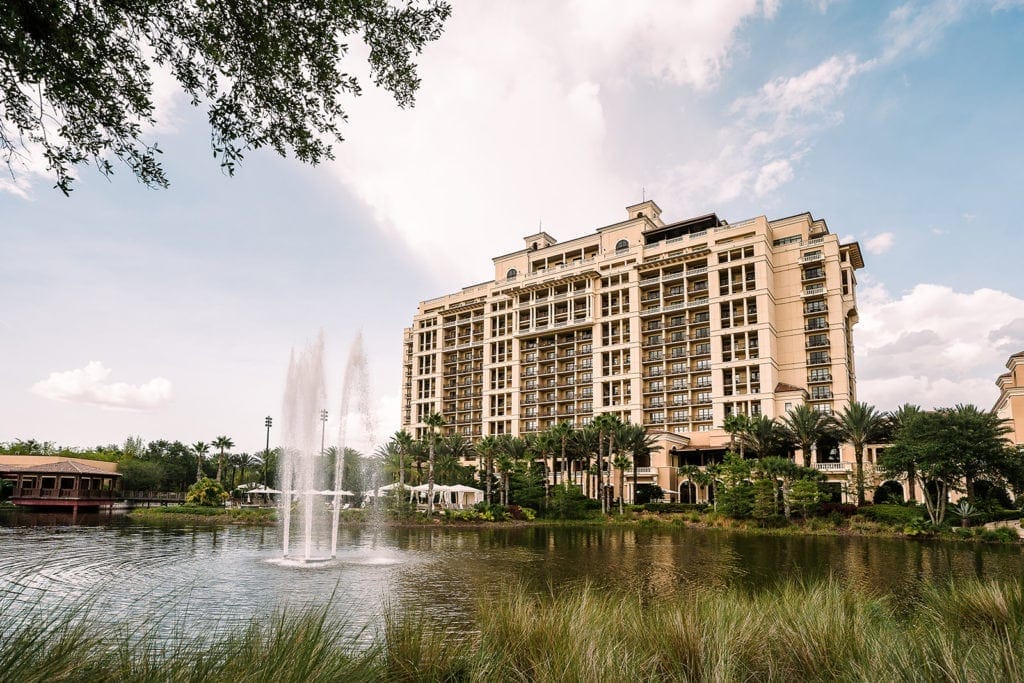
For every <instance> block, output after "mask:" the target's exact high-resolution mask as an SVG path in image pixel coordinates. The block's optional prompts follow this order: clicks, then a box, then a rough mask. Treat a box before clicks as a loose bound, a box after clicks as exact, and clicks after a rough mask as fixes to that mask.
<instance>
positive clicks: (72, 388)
mask: <svg viewBox="0 0 1024 683" xmlns="http://www.w3.org/2000/svg"><path fill="white" fill-rule="evenodd" d="M110 372H111V371H110V369H109V368H106V367H104V366H103V363H101V362H100V361H90V362H89V363H88V364H87V365H86V366H85V367H84V368H79V369H77V370H67V371H65V372H51V373H50V376H49V377H47V378H46V379H44V380H41V381H39V382H36V383H35V384H34V385H32V393H34V394H37V395H39V396H42V397H44V398H48V399H52V400H54V401H69V402H72V403H86V404H89V405H95V406H100V407H103V408H120V409H124V410H152V409H154V408H159V407H160V406H162V405H164V404H166V403H168V402H169V401H170V400H171V397H172V387H171V382H170V381H169V380H167V379H165V378H163V377H154V378H153V379H151V380H149V381H148V382H146V383H145V384H127V383H125V382H107V381H106V380H107V378H108V377H109V376H110Z"/></svg>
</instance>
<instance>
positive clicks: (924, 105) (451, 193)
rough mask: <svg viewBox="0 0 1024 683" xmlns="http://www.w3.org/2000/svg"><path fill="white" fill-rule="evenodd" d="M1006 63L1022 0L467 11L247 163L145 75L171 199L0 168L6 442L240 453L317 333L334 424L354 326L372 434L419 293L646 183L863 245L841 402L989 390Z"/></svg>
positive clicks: (1013, 83) (583, 228) (1004, 262)
mask: <svg viewBox="0 0 1024 683" xmlns="http://www.w3.org/2000/svg"><path fill="white" fill-rule="evenodd" d="M356 52H358V50H355V51H354V53H353V55H352V60H353V68H355V67H356V65H357V64H358V61H359V55H358V54H356ZM1022 74H1024V5H1022V3H1020V2H988V3H985V2H951V1H949V2H910V3H906V4H900V3H892V4H883V3H863V2H853V1H852V0H845V1H844V0H836V1H833V2H827V1H824V0H818V1H792V2H779V3H775V2H756V1H754V0H750V1H749V2H740V1H737V2H731V3H718V2H692V3H681V2H648V3H641V2H637V3H628V4H626V3H615V2H610V1H608V2H600V1H596V0H595V1H589V0H588V1H583V0H580V1H579V2H562V3H554V2H552V3H549V2H505V3H501V2H493V3H471V2H465V3H463V2H457V1H456V2H455V3H454V14H453V17H452V19H451V20H450V22H449V24H448V27H447V30H446V32H445V34H444V36H443V37H442V38H441V40H440V41H438V42H437V43H435V44H433V45H431V46H430V47H429V48H428V50H427V52H426V53H425V54H424V55H423V56H422V59H421V67H420V75H421V77H422V79H423V85H422V89H421V91H420V93H419V97H418V104H417V106H416V108H414V109H412V110H406V111H403V110H399V109H397V108H396V107H395V106H394V105H393V102H392V101H391V100H390V99H389V98H388V97H387V96H386V95H385V94H381V93H379V92H375V91H373V89H372V86H370V87H368V88H367V90H368V92H367V94H366V95H365V96H364V97H362V98H360V99H359V100H358V101H354V102H353V103H352V106H351V108H350V114H351V118H350V122H349V124H347V125H346V128H345V132H346V135H347V137H348V139H347V140H346V142H345V143H343V144H341V145H340V146H338V147H337V148H336V153H337V157H338V158H337V161H335V162H332V163H329V164H326V165H323V166H320V167H317V168H311V167H307V166H303V165H301V164H299V163H297V162H294V161H292V160H288V159H280V158H278V157H275V156H273V155H272V154H271V153H268V152H254V153H252V154H250V155H249V157H248V158H247V160H246V161H245V163H244V165H243V166H242V167H241V169H240V171H239V173H238V174H237V175H236V176H235V177H234V178H227V177H225V176H224V175H223V174H222V173H221V171H220V169H219V167H218V165H217V163H216V161H215V160H214V159H213V158H212V155H211V153H210V150H209V144H208V133H207V130H206V128H205V125H204V123H203V117H202V115H201V114H199V113H197V112H195V111H194V110H191V109H190V108H189V107H188V105H187V104H186V103H185V102H184V101H183V100H182V99H181V98H180V97H178V96H176V95H175V90H174V88H173V83H171V82H170V81H169V80H168V79H167V78H165V77H162V76H160V75H159V74H158V77H157V89H158V95H159V98H158V100H159V105H160V106H159V124H158V126H157V127H156V128H155V129H154V130H152V131H150V135H151V136H152V138H153V139H155V140H158V141H159V143H160V145H161V147H162V148H163V149H164V150H165V154H164V155H163V156H164V161H165V163H166V168H167V171H168V174H169V176H170V178H171V182H172V185H171V188H170V189H168V190H148V189H146V188H143V187H141V186H139V185H138V184H137V183H136V182H135V181H134V179H133V178H132V177H131V176H130V175H129V174H128V173H127V171H126V170H125V169H120V170H119V172H118V174H117V175H116V176H115V177H114V178H113V180H112V181H109V182H108V181H107V180H105V179H103V178H102V177H100V176H99V175H98V174H96V173H95V172H94V171H92V170H90V169H88V168H83V169H82V170H81V173H80V181H79V182H78V184H77V186H76V190H75V192H74V193H73V194H72V196H71V197H70V198H65V197H63V196H62V195H60V194H59V193H57V192H56V191H54V190H51V189H50V186H51V185H52V181H51V180H49V179H48V178H47V177H46V176H45V173H37V172H35V171H36V170H38V164H34V165H33V164H30V165H29V167H27V168H25V169H21V170H20V172H19V174H18V176H17V178H16V179H15V180H13V181H12V180H11V179H9V178H7V179H4V180H2V181H0V226H2V236H3V244H4V256H5V258H4V259H2V261H0V331H2V333H3V334H0V353H2V357H3V358H4V359H5V361H6V362H4V363H3V364H0V386H2V387H3V389H2V391H0V440H11V439H15V438H21V439H27V438H36V439H50V440H54V441H57V442H59V443H61V444H67V445H92V444H96V443H106V442H120V441H123V439H124V438H125V437H126V436H128V435H133V434H138V435H141V436H142V437H143V438H145V439H147V440H149V439H156V438H178V439H182V440H185V441H195V440H200V439H202V440H207V441H208V440H210V439H211V438H212V437H214V436H216V435H218V434H227V435H229V436H231V437H232V438H233V439H234V440H235V441H236V443H238V445H239V447H240V448H241V449H245V450H258V449H259V448H262V442H263V428H262V424H263V417H264V416H265V415H268V414H270V415H277V414H278V413H279V412H280V407H281V391H282V386H283V382H284V375H285V370H286V368H287V362H288V356H289V353H290V351H291V349H292V348H296V347H301V346H303V345H304V344H305V343H306V342H307V341H308V340H310V339H312V338H314V337H315V336H316V334H317V333H318V331H319V330H320V329H321V328H323V330H324V333H325V336H326V339H327V349H328V372H329V375H330V379H329V382H328V383H329V386H330V387H331V396H330V399H329V402H328V406H327V407H328V408H329V409H332V418H331V420H332V422H331V423H330V425H329V427H330V428H332V429H334V428H336V427H337V420H338V416H337V415H336V413H337V408H336V406H337V405H338V403H339V401H340V386H339V385H340V380H341V375H342V372H343V369H344V364H345V361H346V354H347V353H348V349H349V348H350V347H351V345H352V343H353V340H354V338H355V335H356V333H357V332H359V331H362V333H363V335H364V337H365V341H366V347H367V350H368V356H369V371H370V376H371V382H372V384H373V386H374V393H375V395H376V400H375V403H374V405H373V409H374V411H375V412H376V414H377V424H378V430H377V431H378V432H379V433H380V434H387V433H389V432H391V431H393V430H394V429H395V428H397V426H398V392H399V371H400V370H399V357H400V347H401V329H402V327H403V326H404V325H406V324H408V322H409V320H410V319H411V316H412V314H413V312H414V311H415V307H416V304H417V302H418V301H419V300H421V299H424V298H428V297H431V296H435V295H438V294H443V293H446V292H448V291H452V290H455V289H457V288H459V287H461V286H464V285H467V284H472V283H476V282H479V281H482V280H486V279H489V278H491V277H493V272H492V269H491V263H490V257H491V256H494V255H496V254H501V253H506V252H508V251H511V250H513V249H516V248H517V247H518V246H519V244H520V238H521V236H523V235H525V234H528V233H530V232H533V231H535V230H536V228H537V225H538V224H539V223H540V224H542V225H543V227H544V229H545V230H547V231H548V232H550V233H551V234H553V235H554V236H555V237H557V238H560V239H568V238H571V237H574V236H577V235H579V234H582V233H585V232H589V231H591V230H593V229H594V228H596V227H598V226H601V225H606V224H608V223H611V222H615V221H617V220H620V219H621V218H622V217H623V216H624V215H625V213H624V207H625V206H626V205H628V204H632V203H635V202H636V201H639V199H640V197H641V192H642V188H646V192H647V196H648V197H650V198H654V199H655V200H656V201H657V202H658V203H659V204H660V205H661V207H662V208H663V210H664V216H665V217H666V218H667V219H669V220H674V219H680V218H685V217H688V216H691V215H697V214H701V213H706V212H708V211H717V212H718V214H719V215H720V216H722V217H724V218H726V219H728V220H732V221H736V220H741V219H743V218H747V217H750V216H754V215H760V214H765V215H767V216H768V217H769V218H772V217H781V216H786V215H790V214H794V213H799V212H802V211H811V212H812V213H813V214H814V215H815V216H817V217H822V218H825V219H826V221H827V222H828V224H829V227H830V228H831V230H832V231H833V232H835V233H838V234H839V235H841V236H843V237H851V238H855V239H858V240H860V241H861V244H862V246H863V247H864V249H865V261H866V263H867V267H866V268H865V269H864V270H863V271H860V273H859V277H860V290H859V299H860V313H861V323H860V325H859V326H858V328H857V329H856V337H855V339H856V348H857V369H858V375H859V378H860V383H859V393H860V398H861V399H862V400H866V401H869V402H872V403H875V404H876V405H878V406H879V407H881V408H886V409H888V408H892V407H895V406H896V405H897V404H899V403H901V402H904V401H910V402H914V403H919V404H921V405H923V406H925V407H931V406H936V405H950V404H953V403H956V402H975V403H978V404H979V405H981V406H982V407H986V408H988V407H991V405H992V403H993V402H994V400H995V398H996V390H995V386H994V383H993V382H994V379H995V377H996V375H998V374H999V373H1000V372H1002V371H1003V363H1004V362H1005V360H1006V358H1007V356H1009V354H1010V353H1013V352H1015V351H1019V350H1022V349H1024V286H1022V285H1021V282H1022V279H1021V277H1020V275H1019V264H1020V258H1021V253H1022V249H1021V247H1022V246H1024V240H1022V238H1021V237H1020V236H1019V235H1020V233H1019V230H1018V229H1017V225H1016V223H1017V220H1018V217H1019V216H1021V215H1024V199H1022V196H1024V194H1022V192H1021V190H1020V188H1021V187H1024V154H1022V152H1024V133H1022V132H1021V130H1020V122H1021V121H1022V120H1024V76H1022Z"/></svg>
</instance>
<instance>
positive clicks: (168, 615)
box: [0, 512, 1024, 633]
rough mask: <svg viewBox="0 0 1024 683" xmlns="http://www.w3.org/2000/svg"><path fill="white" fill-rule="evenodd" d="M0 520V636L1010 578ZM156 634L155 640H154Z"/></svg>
mask: <svg viewBox="0 0 1024 683" xmlns="http://www.w3.org/2000/svg"><path fill="white" fill-rule="evenodd" d="M76 522H77V523H76V524H74V525H72V524H70V518H69V517H66V516H61V515H41V514H38V513H10V512H7V513H0V610H2V612H3V614H4V620H3V622H0V633H2V631H3V629H4V624H6V625H7V626H9V625H10V623H11V617H12V615H19V614H20V615H25V614H34V615H36V614H49V613H53V612H54V611H55V610H56V609H57V608H58V607H60V606H67V605H75V604H80V603H82V602H83V601H90V602H91V605H92V612H91V618H94V619H96V618H98V619H111V620H125V619H127V620H129V621H132V622H136V621H138V622H144V623H146V624H150V625H152V624H160V623H167V624H181V623H182V619H181V618H182V617H186V618H187V620H188V624H189V630H190V631H197V632H198V631H199V630H200V629H203V628H218V627H223V626H226V625H230V624H233V623H239V622H243V621H248V620H249V619H250V618H251V617H253V616H261V615H267V614H270V613H272V612H273V611H274V610H275V609H276V608H278V607H282V606H297V605H324V604H327V603H330V604H331V606H332V607H331V609H333V610H337V611H338V612H339V613H341V614H343V615H345V616H346V617H347V618H348V620H349V623H351V624H352V626H353V628H358V627H361V626H364V625H367V624H376V623H379V615H380V613H381V609H382V605H383V604H384V603H385V602H388V603H390V604H391V605H394V606H396V607H399V608H408V607H411V608H417V609H420V610H422V611H423V612H425V613H426V614H428V615H430V616H432V617H435V618H438V619H442V620H444V621H445V622H447V623H449V624H452V625H456V626H458V625H463V624H468V620H469V614H470V613H471V611H472V610H473V608H474V606H475V600H476V599H477V596H486V595H488V594H493V592H494V590H495V589H496V588H497V587H499V586H501V585H503V584H506V583H512V582H519V583H523V584H524V585H526V586H528V587H530V588H531V589H533V590H538V591H546V590H549V589H550V588H551V587H554V588H558V587H562V586H567V585H573V584H576V583H580V582H584V581H586V582H590V583H592V584H594V585H597V586H603V587H615V588H618V589H620V590H626V591H629V592H631V593H634V594H636V595H637V597H638V598H639V599H643V600H654V599H660V600H663V599H671V597H672V596H673V595H677V594H679V593H680V592H690V591H707V590H714V589H721V588H724V587H739V588H741V589H745V590H759V589H762V588H764V587H769V586H772V585H775V584H778V583H780V582H784V581H789V580H801V581H808V580H815V579H820V578H825V577H828V576H833V577H835V578H837V579H839V580H840V581H843V582H848V583H852V584H854V585H858V586H862V587H864V588H867V589H870V590H873V591H877V592H884V593H890V594H894V595H897V596H901V597H904V596H912V595H914V594H915V593H916V592H917V590H918V589H919V587H920V586H921V585H922V583H923V582H928V581H944V580H947V579H950V578H957V577H991V578H1018V577H1019V576H1020V575H1021V571H1022V569H1024V552H1022V549H1021V548H1020V547H1019V546H1017V547H1009V546H996V545H975V544H966V543H941V542H929V541H904V540H896V539H879V538H853V537H850V538H846V537H795V536H783V537H772V536H754V535H743V534H736V533H730V532H726V531H707V530H692V529H681V530H678V531H674V532H671V533H661V532H652V531H648V530H635V529H624V528H612V529H606V528H590V529H558V528H548V527H523V528H514V529H481V530H452V529H442V528H408V529H385V530H383V531H377V532H373V531H370V530H363V529H346V528H343V529H341V530H340V532H339V556H338V559H337V560H336V561H333V562H331V563H327V564H324V565H321V566H318V567H316V568H315V569H312V568H295V567H289V566H283V565H282V563H280V562H273V561H272V560H275V559H276V558H278V556H279V554H280V539H279V538H278V531H277V530H276V529H274V528H270V529H267V528H243V527H227V528H213V529H211V528H208V527H203V528H193V527H188V528H180V527H155V526H149V525H147V526H142V525H137V524H134V523H132V522H131V521H130V520H129V519H128V518H126V517H123V516H118V515H102V516H81V515H80V516H79V518H78V519H77V520H76ZM168 628H170V627H168Z"/></svg>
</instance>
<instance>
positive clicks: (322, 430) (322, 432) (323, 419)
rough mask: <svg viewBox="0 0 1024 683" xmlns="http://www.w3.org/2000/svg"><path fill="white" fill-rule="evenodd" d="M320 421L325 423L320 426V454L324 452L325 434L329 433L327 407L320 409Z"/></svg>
mask: <svg viewBox="0 0 1024 683" xmlns="http://www.w3.org/2000/svg"><path fill="white" fill-rule="evenodd" d="M320 422H322V423H323V425H322V426H321V427H320V455H323V454H324V435H325V434H326V433H327V409H326V408H325V409H323V410H321V411H320Z"/></svg>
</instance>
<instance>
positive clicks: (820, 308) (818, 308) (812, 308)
mask: <svg viewBox="0 0 1024 683" xmlns="http://www.w3.org/2000/svg"><path fill="white" fill-rule="evenodd" d="M815 313H828V304H826V303H825V302H824V301H812V302H810V303H809V304H804V315H814V314H815Z"/></svg>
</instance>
